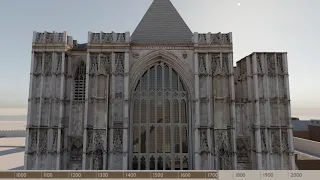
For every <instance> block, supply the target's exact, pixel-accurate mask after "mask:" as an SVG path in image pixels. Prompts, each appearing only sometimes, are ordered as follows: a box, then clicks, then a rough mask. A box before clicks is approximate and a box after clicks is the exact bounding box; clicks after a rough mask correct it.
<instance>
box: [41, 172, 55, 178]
mask: <svg viewBox="0 0 320 180" xmlns="http://www.w3.org/2000/svg"><path fill="white" fill-rule="evenodd" d="M42 177H44V178H53V174H52V173H43V174H42Z"/></svg>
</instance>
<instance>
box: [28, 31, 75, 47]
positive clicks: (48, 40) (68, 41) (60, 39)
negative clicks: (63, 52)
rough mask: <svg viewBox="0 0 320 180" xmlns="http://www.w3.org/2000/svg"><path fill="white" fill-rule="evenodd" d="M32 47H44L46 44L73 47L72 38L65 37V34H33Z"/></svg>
mask: <svg viewBox="0 0 320 180" xmlns="http://www.w3.org/2000/svg"><path fill="white" fill-rule="evenodd" d="M32 43H33V44H34V45H36V44H37V45H46V44H57V45H69V46H72V45H73V38H72V37H71V36H68V35H67V32H66V31H64V32H55V31H53V32H47V31H45V32H36V31H34V32H33V40H32Z"/></svg>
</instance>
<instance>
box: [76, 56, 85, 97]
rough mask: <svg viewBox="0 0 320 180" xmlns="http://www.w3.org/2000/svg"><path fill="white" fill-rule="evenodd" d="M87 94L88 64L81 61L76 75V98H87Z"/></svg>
mask: <svg viewBox="0 0 320 180" xmlns="http://www.w3.org/2000/svg"><path fill="white" fill-rule="evenodd" d="M85 96H86V64H85V63H84V62H81V63H80V65H79V67H78V69H77V71H76V74H75V77H74V100H75V101H82V100H85Z"/></svg>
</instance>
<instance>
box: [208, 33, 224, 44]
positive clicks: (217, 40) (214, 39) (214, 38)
mask: <svg viewBox="0 0 320 180" xmlns="http://www.w3.org/2000/svg"><path fill="white" fill-rule="evenodd" d="M210 44H211V45H220V44H222V37H221V33H217V34H211V35H210Z"/></svg>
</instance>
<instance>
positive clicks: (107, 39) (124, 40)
mask: <svg viewBox="0 0 320 180" xmlns="http://www.w3.org/2000/svg"><path fill="white" fill-rule="evenodd" d="M129 43H130V33H129V32H125V33H115V32H111V33H105V32H102V31H101V32H100V33H93V32H89V33H88V44H129Z"/></svg>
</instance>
